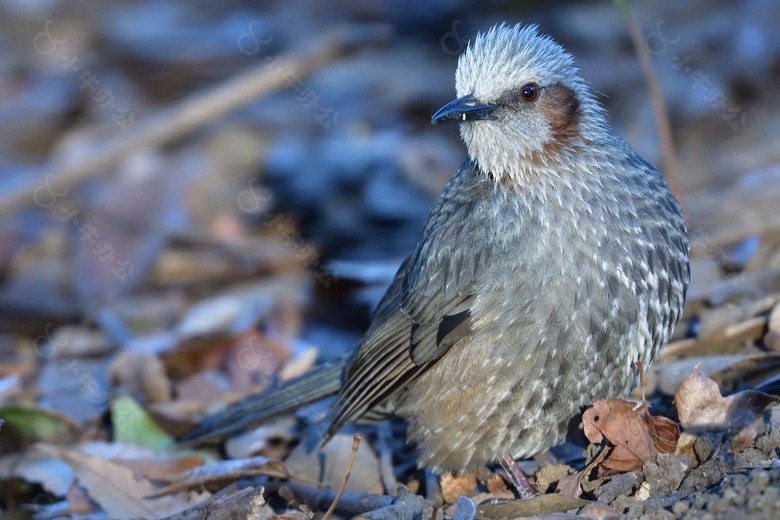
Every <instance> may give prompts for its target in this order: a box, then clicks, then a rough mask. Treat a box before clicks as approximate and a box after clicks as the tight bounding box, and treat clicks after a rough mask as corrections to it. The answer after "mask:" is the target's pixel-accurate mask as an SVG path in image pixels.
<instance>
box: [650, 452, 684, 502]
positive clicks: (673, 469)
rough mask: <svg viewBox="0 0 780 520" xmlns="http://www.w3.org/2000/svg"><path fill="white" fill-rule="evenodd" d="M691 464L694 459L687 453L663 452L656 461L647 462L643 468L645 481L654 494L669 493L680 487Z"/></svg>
mask: <svg viewBox="0 0 780 520" xmlns="http://www.w3.org/2000/svg"><path fill="white" fill-rule="evenodd" d="M691 465H692V461H691V459H690V458H689V457H688V456H686V455H680V456H676V455H672V454H670V453H661V454H659V455H658V456H657V457H656V460H655V462H653V461H647V462H645V465H644V467H643V468H642V470H643V472H644V474H645V482H647V484H648V486H649V489H650V492H651V493H652V494H653V496H658V495H668V494H670V493H671V492H673V491H675V490H676V489H677V488H678V487H680V483H681V482H682V480H683V478H685V475H686V474H687V473H688V470H689V469H690V468H691Z"/></svg>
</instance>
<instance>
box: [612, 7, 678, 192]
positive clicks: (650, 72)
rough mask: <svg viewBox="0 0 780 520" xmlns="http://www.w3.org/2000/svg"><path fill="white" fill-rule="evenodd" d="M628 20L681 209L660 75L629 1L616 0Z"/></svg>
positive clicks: (670, 128)
mask: <svg viewBox="0 0 780 520" xmlns="http://www.w3.org/2000/svg"><path fill="white" fill-rule="evenodd" d="M613 1H614V3H615V5H616V6H617V7H618V9H619V10H620V12H621V13H622V15H623V19H624V20H625V23H626V27H627V28H628V35H629V37H630V38H631V43H632V44H633V46H634V49H635V50H636V54H637V56H638V57H639V64H640V65H641V66H642V73H643V74H644V77H645V83H647V90H648V93H649V94H650V102H651V103H652V105H653V113H654V114H655V123H656V127H657V130H658V138H659V139H660V141H661V153H662V154H663V161H664V173H665V174H666V180H667V181H668V182H669V187H670V188H671V190H672V193H674V194H675V195H676V196H677V200H679V201H680V205H681V206H684V204H683V199H682V183H681V181H680V166H679V162H678V161H677V151H676V150H675V147H674V135H673V134H672V124H671V122H670V121H669V111H668V110H667V108H666V102H665V101H664V95H663V91H662V90H661V84H660V82H659V81H658V75H657V74H656V73H655V68H653V62H652V60H651V59H650V53H649V52H647V48H646V47H645V42H644V39H643V37H642V29H641V28H640V27H639V24H638V23H637V21H636V19H635V18H634V16H633V14H632V13H631V9H630V7H629V5H628V1H627V0H613Z"/></svg>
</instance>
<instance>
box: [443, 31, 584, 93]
mask: <svg viewBox="0 0 780 520" xmlns="http://www.w3.org/2000/svg"><path fill="white" fill-rule="evenodd" d="M576 76H577V69H576V68H575V67H574V58H572V56H571V54H569V53H568V52H566V51H565V50H564V48H563V47H561V46H560V45H558V44H557V43H555V42H554V41H553V40H552V38H550V37H549V36H543V35H540V34H539V32H538V27H537V26H536V25H526V26H522V25H520V24H517V25H511V26H510V25H507V24H504V23H502V24H501V25H496V26H493V27H492V28H491V29H490V30H489V31H488V32H486V33H480V34H478V35H477V37H476V39H475V41H474V42H473V43H471V44H470V45H469V46H468V47H467V48H466V50H465V52H464V53H463V54H462V55H461V56H460V59H459V60H458V70H457V72H456V74H455V91H456V92H457V95H458V97H462V96H465V95H467V94H471V95H473V96H474V97H475V98H476V99H478V100H480V101H485V102H491V101H496V100H498V99H499V98H500V97H501V96H502V95H503V94H504V93H505V92H507V91H508V90H510V89H512V88H517V87H520V86H521V85H523V84H524V83H529V82H536V83H537V84H539V85H549V84H552V83H556V82H561V81H566V80H568V81H572V80H574V79H575V78H576Z"/></svg>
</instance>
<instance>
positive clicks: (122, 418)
mask: <svg viewBox="0 0 780 520" xmlns="http://www.w3.org/2000/svg"><path fill="white" fill-rule="evenodd" d="M111 423H112V424H113V426H114V440H115V441H117V442H123V443H127V444H134V445H136V446H142V447H145V448H149V449H151V450H153V451H154V452H156V453H159V452H161V451H165V450H166V449H168V448H170V447H171V446H173V445H174V444H175V442H174V440H173V438H172V437H171V436H170V435H168V434H167V433H165V431H163V429H162V428H160V427H159V426H158V425H157V423H155V422H154V421H153V420H152V418H151V417H150V416H149V414H148V413H146V410H144V409H143V408H142V407H141V405H140V404H138V402H137V401H136V400H135V399H133V398H132V397H130V396H121V397H117V398H116V399H114V401H113V402H112V403H111Z"/></svg>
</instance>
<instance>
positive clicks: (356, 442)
mask: <svg viewBox="0 0 780 520" xmlns="http://www.w3.org/2000/svg"><path fill="white" fill-rule="evenodd" d="M362 440H363V436H362V435H360V434H359V433H356V434H355V436H354V437H353V438H352V454H351V455H350V456H349V463H348V464H347V472H346V473H344V479H343V480H342V481H341V487H340V488H339V492H338V493H336V499H335V500H333V503H332V504H331V505H330V507H329V508H328V510H327V511H325V515H323V517H322V520H328V518H330V515H332V514H333V511H335V510H336V506H337V505H338V504H339V500H341V495H343V494H344V490H345V489H347V482H349V476H350V475H351V474H352V466H354V465H355V458H356V457H357V452H358V448H359V447H360V441H362Z"/></svg>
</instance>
